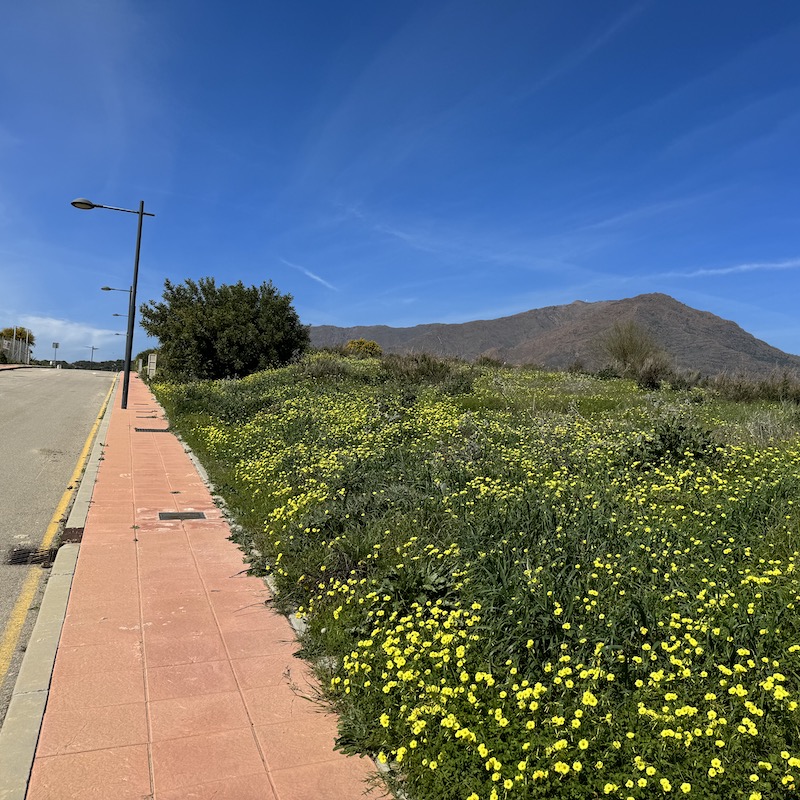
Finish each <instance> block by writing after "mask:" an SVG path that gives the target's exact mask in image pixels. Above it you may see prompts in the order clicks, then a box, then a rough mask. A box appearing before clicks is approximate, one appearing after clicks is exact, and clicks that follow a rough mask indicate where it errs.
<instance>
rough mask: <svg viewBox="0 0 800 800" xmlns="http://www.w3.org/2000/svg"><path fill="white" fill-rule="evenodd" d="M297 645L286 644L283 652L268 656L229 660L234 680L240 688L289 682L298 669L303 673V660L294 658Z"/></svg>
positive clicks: (265, 686)
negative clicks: (234, 676)
mask: <svg viewBox="0 0 800 800" xmlns="http://www.w3.org/2000/svg"><path fill="white" fill-rule="evenodd" d="M297 649H298V648H297V646H287V647H285V648H283V652H282V653H280V654H277V655H270V656H255V657H254V658H239V659H236V660H234V661H231V667H232V668H233V672H234V674H235V675H236V680H237V681H238V682H239V686H241V688H242V689H262V688H268V687H272V686H280V685H281V684H291V683H292V682H293V681H294V680H295V676H296V674H297V672H298V670H299V671H300V672H301V674H303V675H304V674H305V673H304V670H305V667H304V665H303V662H302V661H300V660H299V659H298V658H295V656H294V653H295V652H296V651H297Z"/></svg>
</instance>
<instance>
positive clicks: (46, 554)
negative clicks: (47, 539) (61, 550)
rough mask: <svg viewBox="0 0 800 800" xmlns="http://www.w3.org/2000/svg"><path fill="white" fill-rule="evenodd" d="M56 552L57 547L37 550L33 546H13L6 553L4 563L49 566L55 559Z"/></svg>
mask: <svg viewBox="0 0 800 800" xmlns="http://www.w3.org/2000/svg"><path fill="white" fill-rule="evenodd" d="M57 553H58V548H57V547H50V548H49V549H47V550H38V549H37V548H35V547H15V548H13V549H12V550H11V552H10V553H9V554H8V559H7V561H6V564H9V565H11V566H19V565H25V566H28V565H32V564H41V565H42V566H43V567H49V566H50V565H51V564H52V563H53V562H54V561H55V560H56V554H57Z"/></svg>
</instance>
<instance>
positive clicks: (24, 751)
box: [0, 544, 80, 800]
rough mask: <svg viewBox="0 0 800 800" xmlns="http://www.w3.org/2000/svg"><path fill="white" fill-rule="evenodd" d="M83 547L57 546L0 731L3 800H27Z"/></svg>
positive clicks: (0, 793) (1, 791)
mask: <svg viewBox="0 0 800 800" xmlns="http://www.w3.org/2000/svg"><path fill="white" fill-rule="evenodd" d="M79 549H80V548H79V546H78V545H77V544H66V545H64V546H63V547H61V548H60V549H59V551H58V555H57V556H56V560H55V563H54V564H53V570H52V573H51V574H50V578H49V580H48V581H47V588H46V589H45V592H44V598H43V599H42V605H41V608H40V609H39V615H38V617H37V618H36V625H35V626H34V628H33V633H32V634H31V638H30V642H29V643H28V647H27V649H26V651H25V657H24V658H23V660H22V666H21V667H20V671H19V675H18V676H17V682H16V684H15V685H14V692H13V694H12V695H11V703H10V704H9V706H8V712H7V713H6V718H5V721H4V722H3V728H2V730H0V800H24V797H25V794H26V792H27V790H28V778H29V777H30V774H31V767H32V766H33V757H34V754H35V753H36V743H37V742H38V740H39V729H40V728H41V725H42V718H43V717H44V709H45V706H46V705H47V696H48V693H49V691H50V677H51V676H52V674H53V665H54V664H55V660H56V651H57V649H58V640H59V638H60V636H61V626H62V624H63V622H64V617H65V616H66V613H67V600H68V598H69V591H70V587H71V586H72V576H73V574H74V573H75V565H76V563H77V561H78V550H79Z"/></svg>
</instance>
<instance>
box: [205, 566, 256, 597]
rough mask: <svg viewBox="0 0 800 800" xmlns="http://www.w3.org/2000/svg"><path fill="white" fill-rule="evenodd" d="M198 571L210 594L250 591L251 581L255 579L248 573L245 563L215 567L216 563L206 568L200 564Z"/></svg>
mask: <svg viewBox="0 0 800 800" xmlns="http://www.w3.org/2000/svg"><path fill="white" fill-rule="evenodd" d="M198 571H199V572H200V576H201V577H202V579H203V584H204V586H205V588H206V591H208V593H209V596H210V595H212V594H215V593H219V592H249V591H250V581H251V580H253V578H252V577H251V576H249V575H247V574H246V569H245V565H243V564H239V565H237V566H236V567H233V568H231V567H227V568H215V567H214V565H209V566H208V568H206V567H205V566H204V565H202V564H198Z"/></svg>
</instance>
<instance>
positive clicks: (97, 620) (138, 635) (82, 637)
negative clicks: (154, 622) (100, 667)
mask: <svg viewBox="0 0 800 800" xmlns="http://www.w3.org/2000/svg"><path fill="white" fill-rule="evenodd" d="M128 621H129V618H123V619H122V620H120V619H116V618H113V617H107V616H105V615H104V614H103V612H102V611H101V612H98V613H97V614H93V615H89V616H87V615H85V614H79V615H77V617H76V622H75V623H74V624H72V623H71V624H69V625H66V626H64V628H63V629H62V631H61V640H60V641H59V647H82V646H85V645H91V644H109V643H111V642H122V643H129V644H133V643H134V642H140V641H141V640H142V628H141V625H140V624H139V620H138V617H137V619H136V621H135V623H134V624H132V625H128V624H125V623H126V622H128Z"/></svg>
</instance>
